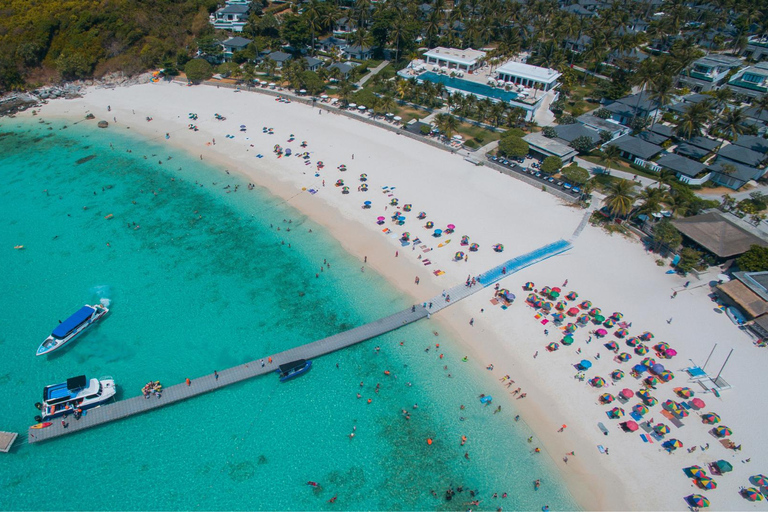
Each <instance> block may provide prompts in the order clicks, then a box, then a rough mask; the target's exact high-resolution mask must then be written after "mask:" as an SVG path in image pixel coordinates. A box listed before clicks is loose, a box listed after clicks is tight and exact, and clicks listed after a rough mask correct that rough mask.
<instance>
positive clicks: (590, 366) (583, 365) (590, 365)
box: [579, 359, 592, 370]
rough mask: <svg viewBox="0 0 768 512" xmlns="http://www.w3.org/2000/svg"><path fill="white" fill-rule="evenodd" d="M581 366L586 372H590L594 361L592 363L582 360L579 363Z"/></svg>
mask: <svg viewBox="0 0 768 512" xmlns="http://www.w3.org/2000/svg"><path fill="white" fill-rule="evenodd" d="M579 366H580V367H582V368H584V369H585V370H588V369H590V368H592V361H590V360H589V359H582V360H581V361H579Z"/></svg>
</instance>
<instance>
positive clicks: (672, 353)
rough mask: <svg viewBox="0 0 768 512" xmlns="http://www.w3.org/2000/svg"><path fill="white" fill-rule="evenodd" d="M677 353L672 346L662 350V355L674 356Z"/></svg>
mask: <svg viewBox="0 0 768 512" xmlns="http://www.w3.org/2000/svg"><path fill="white" fill-rule="evenodd" d="M676 355H677V350H675V349H673V348H668V349H667V350H665V351H664V357H674V356H676Z"/></svg>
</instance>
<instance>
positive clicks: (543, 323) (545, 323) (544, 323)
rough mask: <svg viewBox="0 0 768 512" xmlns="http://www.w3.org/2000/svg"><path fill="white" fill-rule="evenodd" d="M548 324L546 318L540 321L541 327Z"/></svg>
mask: <svg viewBox="0 0 768 512" xmlns="http://www.w3.org/2000/svg"><path fill="white" fill-rule="evenodd" d="M548 323H549V320H547V319H546V318H545V319H544V320H542V321H541V325H547V324H548Z"/></svg>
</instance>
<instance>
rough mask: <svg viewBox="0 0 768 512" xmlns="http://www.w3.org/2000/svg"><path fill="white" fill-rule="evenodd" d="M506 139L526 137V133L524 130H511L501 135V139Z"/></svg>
mask: <svg viewBox="0 0 768 512" xmlns="http://www.w3.org/2000/svg"><path fill="white" fill-rule="evenodd" d="M505 137H525V131H524V130H523V129H522V128H510V129H509V130H507V131H505V132H504V133H502V134H501V138H502V139H503V138H505Z"/></svg>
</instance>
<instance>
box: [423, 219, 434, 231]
mask: <svg viewBox="0 0 768 512" xmlns="http://www.w3.org/2000/svg"><path fill="white" fill-rule="evenodd" d="M424 227H425V228H427V229H432V228H433V227H435V223H434V222H432V221H431V220H428V221H427V223H426V224H424Z"/></svg>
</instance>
